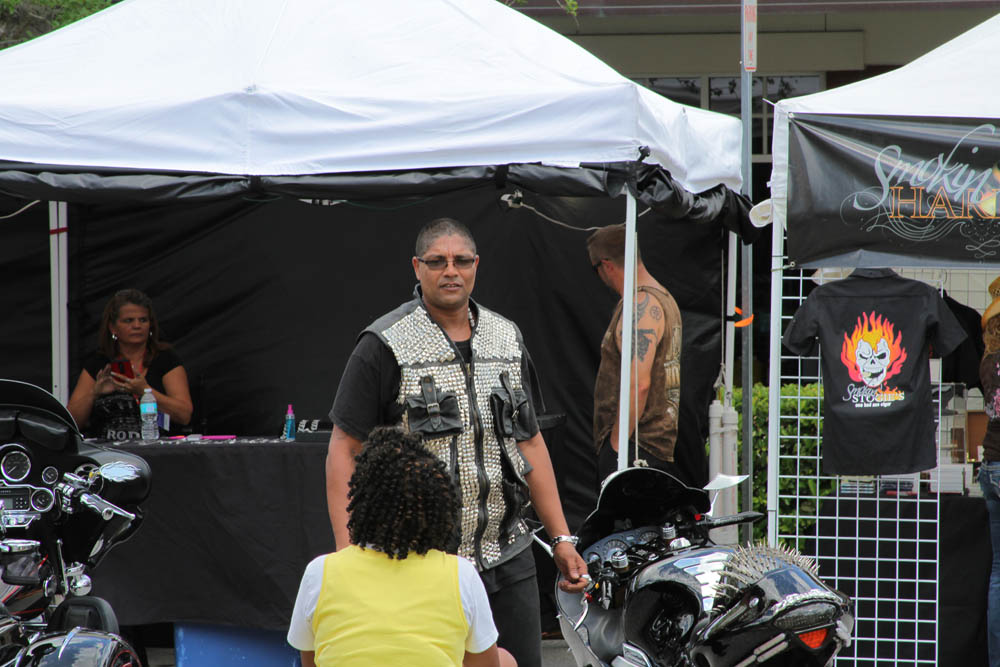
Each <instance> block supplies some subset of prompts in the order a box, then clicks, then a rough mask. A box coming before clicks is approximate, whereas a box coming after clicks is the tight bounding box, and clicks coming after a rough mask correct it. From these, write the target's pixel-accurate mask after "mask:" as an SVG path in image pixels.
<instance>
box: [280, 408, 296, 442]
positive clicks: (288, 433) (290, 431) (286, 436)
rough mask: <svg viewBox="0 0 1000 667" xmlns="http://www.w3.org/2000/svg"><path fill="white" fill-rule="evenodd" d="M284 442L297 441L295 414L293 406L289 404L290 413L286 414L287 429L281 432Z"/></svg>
mask: <svg viewBox="0 0 1000 667" xmlns="http://www.w3.org/2000/svg"><path fill="white" fill-rule="evenodd" d="M281 439H282V440H295V412H293V411H292V404H291V403H289V404H288V412H286V413H285V427H284V428H283V429H282V431H281Z"/></svg>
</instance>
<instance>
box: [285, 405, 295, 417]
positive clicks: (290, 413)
mask: <svg viewBox="0 0 1000 667" xmlns="http://www.w3.org/2000/svg"><path fill="white" fill-rule="evenodd" d="M286 414H289V415H292V414H295V413H294V412H292V404H291V403H289V404H288V412H287V413H286Z"/></svg>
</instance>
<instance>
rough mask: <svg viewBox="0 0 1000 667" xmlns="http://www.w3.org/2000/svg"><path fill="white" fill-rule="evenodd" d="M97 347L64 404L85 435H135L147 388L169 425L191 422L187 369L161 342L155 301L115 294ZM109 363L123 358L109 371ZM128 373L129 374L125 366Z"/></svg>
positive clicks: (130, 293)
mask: <svg viewBox="0 0 1000 667" xmlns="http://www.w3.org/2000/svg"><path fill="white" fill-rule="evenodd" d="M97 344H98V349H97V351H96V352H94V353H93V354H92V355H90V357H88V358H87V359H86V361H85V362H84V364H83V370H82V371H80V377H79V379H78V380H77V381H76V387H74V388H73V393H72V395H70V397H69V403H68V404H67V406H66V407H67V408H68V409H69V411H70V414H72V415H73V418H74V419H76V423H77V425H78V426H79V427H80V428H81V429H83V430H84V432H85V433H86V434H87V435H91V436H96V437H101V438H108V439H111V440H124V439H127V438H138V437H139V429H140V425H139V410H138V404H137V401H138V400H139V399H140V398H142V393H143V390H144V389H145V388H146V387H150V388H152V390H153V396H155V397H156V406H157V409H158V410H159V412H160V413H161V414H167V415H170V420H171V422H172V423H173V424H181V425H183V424H187V423H189V422H190V421H191V411H192V409H193V408H192V404H191V391H190V389H189V388H188V379H187V373H186V372H185V370H184V366H182V365H181V360H180V358H179V357H178V356H177V353H176V352H175V351H174V349H173V348H172V347H171V346H170V345H168V344H167V343H163V342H161V341H160V327H159V324H158V322H157V320H156V314H155V313H154V312H153V302H152V301H151V300H150V298H149V297H148V296H146V295H145V294H143V293H142V292H140V291H139V290H137V289H124V290H121V291H119V292H116V293H115V295H114V296H113V297H111V300H110V301H108V304H107V306H105V307H104V316H103V317H102V318H101V326H100V329H99V331H98V334H97ZM112 362H124V368H121V367H119V370H124V371H125V372H124V373H122V372H118V371H116V370H113V368H112V367H113V363H112ZM128 364H131V369H130V370H131V375H132V377H129V366H128Z"/></svg>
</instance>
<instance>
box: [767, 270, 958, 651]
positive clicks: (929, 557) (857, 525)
mask: <svg viewBox="0 0 1000 667" xmlns="http://www.w3.org/2000/svg"><path fill="white" fill-rule="evenodd" d="M813 275H814V272H813V271H786V272H785V275H784V278H783V279H782V295H781V299H782V315H781V326H780V330H778V331H772V336H773V335H777V336H779V337H780V336H781V333H782V332H783V331H784V330H785V328H786V327H787V326H788V324H789V322H790V320H791V318H792V316H793V315H794V313H795V311H796V310H797V309H798V307H799V305H801V303H802V302H803V301H805V297H806V296H807V292H808V291H809V287H811V286H814V285H815V282H813ZM840 277H842V276H840V275H836V276H829V279H835V278H840ZM821 280H823V281H824V282H826V281H827V279H826V278H821ZM827 353H829V350H828V351H827ZM820 354H822V353H820ZM820 361H821V359H820V357H819V356H815V357H798V356H792V355H790V354H789V353H788V352H787V351H785V350H784V348H782V351H781V355H780V361H779V363H780V364H781V366H780V368H781V372H780V374H779V378H780V384H781V387H782V389H781V400H780V404H781V406H780V413H779V412H778V411H776V410H775V408H774V406H772V409H771V410H770V419H772V420H773V419H776V418H777V419H778V420H779V428H778V445H779V449H778V456H777V471H776V472H777V475H776V476H775V474H774V472H775V471H770V472H771V474H770V475H769V480H774V479H775V478H776V479H777V485H778V492H777V508H776V512H775V513H774V514H772V516H773V517H774V520H775V521H776V522H777V531H776V532H777V538H778V540H779V541H782V542H784V543H785V544H787V545H790V546H794V547H796V548H797V549H799V550H800V551H801V552H803V553H805V554H807V555H810V556H812V557H814V558H816V561H817V564H818V565H819V571H820V575H821V577H822V578H823V580H824V581H825V582H826V583H827V584H829V585H831V586H833V587H834V588H837V589H839V590H840V591H842V592H844V593H846V594H847V595H849V596H850V597H851V598H852V599H853V600H854V613H855V628H854V635H853V643H852V646H850V647H849V648H847V649H845V650H844V651H843V652H842V653H841V655H840V656H839V657H838V658H837V661H836V664H837V665H852V666H865V667H868V666H878V667H882V666H883V665H937V657H938V656H937V644H936V642H937V615H938V516H939V507H938V499H937V495H936V494H932V493H931V488H932V487H933V488H934V489H935V490H936V489H937V488H939V487H938V481H939V480H938V479H937V476H938V473H937V472H936V471H932V472H931V473H929V474H927V473H925V474H924V475H923V476H921V475H920V474H919V473H918V474H914V475H901V476H890V475H883V476H870V477H845V476H837V475H824V474H823V472H822V469H821V464H820V459H821V455H822V448H821V444H822V443H821V435H822V406H821V402H822V395H823V394H822V392H823V385H822V377H821V370H820ZM772 377H773V376H772ZM936 395H938V394H937V393H935V396H936ZM935 405H937V401H935ZM935 409H936V410H938V413H939V414H940V408H939V407H936V408H935ZM938 423H939V424H940V419H938ZM938 441H940V434H939V437H938ZM771 446H772V447H773V443H772V445H771ZM771 461H772V465H773V461H774V458H773V457H772V459H771ZM772 483H773V482H772Z"/></svg>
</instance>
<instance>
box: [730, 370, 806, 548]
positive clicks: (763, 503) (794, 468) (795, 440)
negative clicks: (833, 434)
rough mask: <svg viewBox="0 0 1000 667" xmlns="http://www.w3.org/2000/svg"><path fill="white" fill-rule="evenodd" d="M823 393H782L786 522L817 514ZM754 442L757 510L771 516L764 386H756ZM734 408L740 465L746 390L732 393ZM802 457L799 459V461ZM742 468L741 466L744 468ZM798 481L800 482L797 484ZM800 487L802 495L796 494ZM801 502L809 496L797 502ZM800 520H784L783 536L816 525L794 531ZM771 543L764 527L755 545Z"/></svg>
mask: <svg viewBox="0 0 1000 667" xmlns="http://www.w3.org/2000/svg"><path fill="white" fill-rule="evenodd" d="M821 400H822V391H821V388H820V386H819V384H807V385H797V384H786V385H782V387H781V420H780V423H779V443H780V449H781V457H780V458H779V467H778V470H779V492H778V493H779V513H780V514H781V515H782V516H789V515H795V514H798V515H799V516H804V517H809V516H815V514H816V503H815V500H812V499H811V498H815V497H816V496H817V490H818V484H819V459H818V457H817V452H818V444H819V436H820V419H819V415H820V402H821ZM752 401H753V412H752V419H753V423H752V440H753V479H752V482H753V509H754V510H756V511H758V512H761V513H766V512H767V429H768V402H769V397H768V388H767V387H766V386H764V385H763V384H760V383H758V384H755V385H754V386H753V394H752ZM733 407H734V408H735V409H736V411H737V413H738V415H739V433H738V436H737V438H738V447H739V450H738V454H737V456H738V461H741V462H742V460H743V390H742V388H740V387H737V388H735V390H734V391H733ZM796 454H797V456H796ZM741 465H742V464H741ZM793 477H797V479H793ZM796 485H798V489H796ZM796 496H804V497H803V498H802V499H801V500H796ZM794 521H795V519H792V518H783V519H781V524H780V526H779V533H786V534H787V533H794V532H799V533H802V532H808V531H809V530H810V529H811V528H812V526H813V525H814V524H815V520H813V519H809V518H804V519H800V521H799V525H798V531H795V526H794V524H793V522H794ZM766 537H767V524H766V522H765V521H759V522H757V523H756V524H755V525H754V539H755V540H763V539H766Z"/></svg>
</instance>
